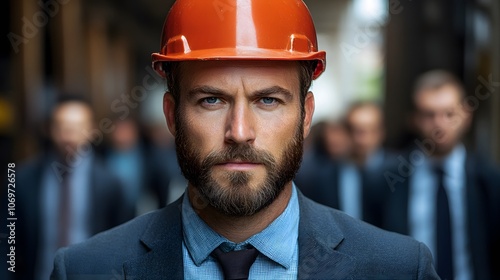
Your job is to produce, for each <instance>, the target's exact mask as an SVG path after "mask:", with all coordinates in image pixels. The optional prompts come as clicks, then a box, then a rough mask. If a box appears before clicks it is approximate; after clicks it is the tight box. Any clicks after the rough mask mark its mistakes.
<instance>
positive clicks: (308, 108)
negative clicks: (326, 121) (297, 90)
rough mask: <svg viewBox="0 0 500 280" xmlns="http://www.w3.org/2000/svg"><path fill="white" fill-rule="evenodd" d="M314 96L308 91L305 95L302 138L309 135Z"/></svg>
mask: <svg viewBox="0 0 500 280" xmlns="http://www.w3.org/2000/svg"><path fill="white" fill-rule="evenodd" d="M314 106H315V104H314V94H313V93H312V92H311V91H310V92H308V93H307V95H306V99H305V100H304V110H305V114H304V138H306V137H307V135H309V132H310V131H311V124H312V117H313V114H314Z"/></svg>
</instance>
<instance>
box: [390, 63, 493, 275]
mask: <svg viewBox="0 0 500 280" xmlns="http://www.w3.org/2000/svg"><path fill="white" fill-rule="evenodd" d="M465 101H466V93H465V89H464V87H463V85H462V83H461V82H460V81H459V80H458V79H457V78H456V77H454V76H453V75H452V74H450V73H448V72H445V71H441V70H434V71H430V72H427V73H425V74H423V75H422V76H421V77H420V78H419V79H418V80H417V82H416V85H415V89H414V93H413V103H414V110H415V112H414V116H413V121H414V125H415V127H416V128H417V130H418V134H419V135H420V137H419V139H417V140H415V142H414V143H415V146H413V147H412V149H410V151H409V154H408V155H407V157H406V158H405V159H401V158H398V161H399V165H398V167H397V168H395V172H394V173H393V174H392V175H391V181H392V184H393V192H392V193H390V194H388V196H387V199H388V201H387V202H386V203H385V206H386V210H385V211H386V212H385V217H384V219H385V221H384V224H383V225H382V226H383V227H384V228H386V229H388V230H392V231H397V232H400V233H403V234H409V235H411V236H413V237H414V238H415V239H417V240H419V241H422V242H424V243H425V244H426V245H427V246H429V248H430V249H431V251H432V253H433V255H434V260H435V262H436V265H437V271H438V274H439V275H440V276H441V278H442V279H498V278H499V277H500V267H499V264H500V208H499V205H500V203H499V202H500V183H499V182H500V173H499V171H498V169H496V168H495V167H494V166H492V165H491V164H489V163H488V161H486V160H483V159H480V158H478V157H477V156H475V155H473V154H472V153H471V152H470V151H468V150H467V149H466V148H465V146H464V145H463V144H462V142H461V139H462V136H463V135H464V133H465V132H466V131H467V129H468V128H469V126H470V123H471V119H472V112H471V110H470V108H469V107H468V105H467V103H466V102H465ZM396 170H397V171H396Z"/></svg>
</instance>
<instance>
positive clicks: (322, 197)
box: [296, 102, 393, 224]
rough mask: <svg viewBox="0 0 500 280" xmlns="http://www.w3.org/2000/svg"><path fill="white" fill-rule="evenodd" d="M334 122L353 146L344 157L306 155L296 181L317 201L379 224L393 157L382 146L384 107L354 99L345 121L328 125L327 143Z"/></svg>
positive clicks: (336, 127)
mask: <svg viewBox="0 0 500 280" xmlns="http://www.w3.org/2000/svg"><path fill="white" fill-rule="evenodd" d="M331 126H333V128H335V130H334V131H337V132H336V134H342V133H345V134H346V135H347V137H348V138H349V140H348V141H349V142H350V145H351V147H350V148H349V149H348V150H347V153H345V156H343V157H338V156H335V155H334V154H332V153H330V152H328V153H327V154H320V153H316V154H315V155H313V156H312V157H311V156H310V157H306V158H305V159H304V163H303V164H302V166H301V169H300V170H299V172H298V174H297V177H296V183H297V185H298V186H299V188H301V190H302V191H303V193H304V194H305V195H306V196H307V197H309V198H311V199H312V200H314V201H316V202H318V203H321V204H324V205H326V206H330V207H332V208H335V209H339V210H342V211H344V212H345V213H347V214H349V215H350V216H352V217H354V218H358V219H362V220H364V221H366V222H369V223H371V224H379V223H380V220H381V215H380V211H379V207H380V199H381V198H382V196H381V195H380V193H381V192H385V191H387V190H388V189H389V185H388V184H387V182H386V180H385V178H384V176H383V173H384V172H383V171H384V170H386V167H387V166H390V164H389V163H390V162H392V160H393V159H392V155H391V153H389V152H388V151H387V150H385V149H384V148H383V147H382V144H383V142H384V139H385V130H384V119H383V112H382V109H381V107H380V106H379V105H378V104H376V103H373V102H357V103H354V104H353V105H352V106H351V107H350V108H349V110H348V112H347V114H346V117H345V120H344V121H342V122H337V123H332V124H328V125H327V126H326V127H325V133H324V135H325V138H326V140H325V141H324V142H325V145H326V146H328V142H329V141H328V140H327V139H328V138H329V137H328V135H329V134H330V133H331V132H328V129H331ZM342 130H345V132H342ZM326 150H327V151H328V150H335V149H334V148H333V147H332V148H330V149H328V148H327V149H326Z"/></svg>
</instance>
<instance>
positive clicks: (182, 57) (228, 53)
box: [151, 48, 326, 79]
mask: <svg viewBox="0 0 500 280" xmlns="http://www.w3.org/2000/svg"><path fill="white" fill-rule="evenodd" d="M151 56H152V60H153V68H154V69H155V70H156V71H157V72H158V73H159V74H160V75H161V76H163V77H165V73H164V71H163V69H162V66H161V62H168V61H205V60H274V61H301V60H317V61H318V62H319V63H318V66H317V67H316V70H315V71H314V75H313V79H316V78H318V77H319V76H320V75H321V73H323V71H324V69H325V64H326V52H325V51H318V52H308V53H303V52H294V51H284V50H263V49H256V48H253V49H243V48H238V49H234V48H221V49H210V50H197V51H190V52H188V53H177V54H169V55H163V54H160V53H153V54H152V55H151Z"/></svg>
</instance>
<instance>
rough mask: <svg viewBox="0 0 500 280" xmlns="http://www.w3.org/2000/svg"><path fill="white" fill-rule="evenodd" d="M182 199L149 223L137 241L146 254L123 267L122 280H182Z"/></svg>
mask: <svg viewBox="0 0 500 280" xmlns="http://www.w3.org/2000/svg"><path fill="white" fill-rule="evenodd" d="M181 199H182V197H181V198H180V199H179V200H177V201H176V202H174V203H173V204H172V205H170V206H168V207H167V208H165V209H164V210H162V212H161V213H160V214H159V215H156V216H155V217H154V218H153V219H151V221H150V223H149V225H148V227H147V228H146V230H145V231H144V234H143V236H142V237H141V238H140V240H141V243H142V245H143V246H144V247H145V248H146V251H147V253H146V254H144V255H142V256H140V257H138V258H136V259H133V260H129V261H127V262H125V263H124V265H123V272H124V275H125V279H182V278H183V277H184V269H183V259H182V222H181Z"/></svg>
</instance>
